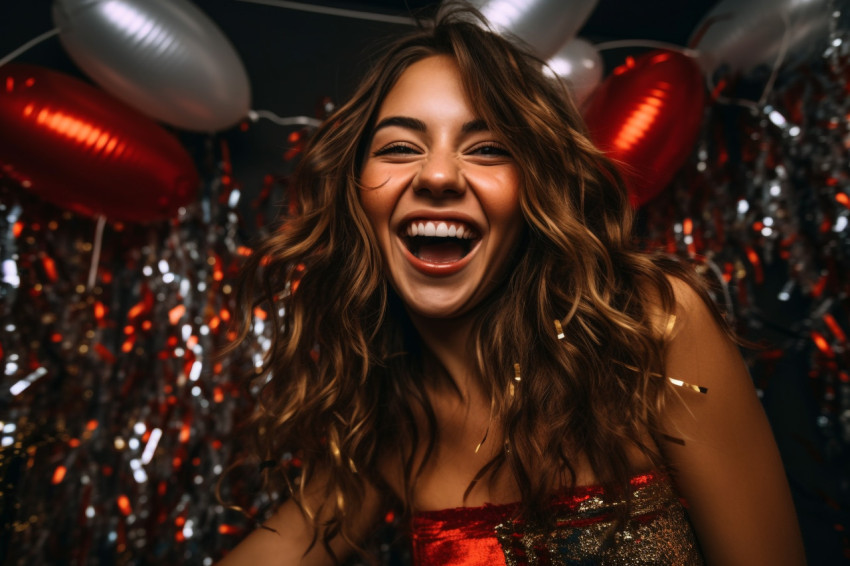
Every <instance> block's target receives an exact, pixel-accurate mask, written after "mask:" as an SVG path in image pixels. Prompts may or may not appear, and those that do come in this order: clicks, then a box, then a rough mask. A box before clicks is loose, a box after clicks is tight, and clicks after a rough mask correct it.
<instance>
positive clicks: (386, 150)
mask: <svg viewBox="0 0 850 566" xmlns="http://www.w3.org/2000/svg"><path fill="white" fill-rule="evenodd" d="M418 153H419V150H418V149H416V148H415V147H413V146H411V145H408V144H406V143H401V142H396V143H391V144H389V145H385V146H384V147H382V148H380V149H378V150H375V151H374V152H373V153H372V156H373V157H380V156H382V155H416V154H418Z"/></svg>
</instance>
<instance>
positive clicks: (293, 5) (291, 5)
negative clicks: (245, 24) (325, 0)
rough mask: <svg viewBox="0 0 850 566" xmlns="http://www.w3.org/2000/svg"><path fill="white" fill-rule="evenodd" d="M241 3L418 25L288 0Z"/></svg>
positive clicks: (412, 21)
mask: <svg viewBox="0 0 850 566" xmlns="http://www.w3.org/2000/svg"><path fill="white" fill-rule="evenodd" d="M239 2H250V3H252V4H264V5H266V6H275V7H277V8H286V9H289V10H300V11H302V12H313V13H316V14H326V15H329V16H341V17H343V18H355V19H359V20H371V21H373V22H387V23H391V24H404V25H409V26H412V25H416V20H415V19H414V18H408V17H405V16H391V15H389V14H376V13H374V12H361V11H359V10H346V9H344V8H331V7H330V6H314V5H312V4H304V3H302V2H287V1H286V0H239Z"/></svg>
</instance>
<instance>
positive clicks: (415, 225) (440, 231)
mask: <svg viewBox="0 0 850 566" xmlns="http://www.w3.org/2000/svg"><path fill="white" fill-rule="evenodd" d="M407 235H408V236H430V237H434V238H461V239H463V240H471V239H473V238H475V232H474V231H473V230H472V228H470V227H469V226H465V225H464V224H461V223H459V222H458V223H455V222H432V221H427V222H426V221H424V220H420V221H417V222H411V223H410V224H408V226H407Z"/></svg>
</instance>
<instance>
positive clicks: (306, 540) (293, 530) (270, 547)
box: [217, 482, 380, 566]
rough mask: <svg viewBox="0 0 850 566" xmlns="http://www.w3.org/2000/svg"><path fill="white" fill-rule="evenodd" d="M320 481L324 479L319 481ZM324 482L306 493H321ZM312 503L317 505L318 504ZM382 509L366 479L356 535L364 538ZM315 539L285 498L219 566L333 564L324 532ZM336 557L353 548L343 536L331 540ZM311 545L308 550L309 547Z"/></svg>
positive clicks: (294, 507)
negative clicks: (324, 539) (325, 542)
mask: <svg viewBox="0 0 850 566" xmlns="http://www.w3.org/2000/svg"><path fill="white" fill-rule="evenodd" d="M317 483H319V484H320V483H321V482H317ZM321 487H322V486H321V485H318V486H317V489H314V490H311V492H308V493H307V494H306V496H307V497H308V498H309V497H313V498H315V497H318V496H319V494H320V493H321V492H322V490H321V489H320V488H321ZM311 507H313V508H316V507H317V505H312V506H311ZM379 510H380V495H379V494H378V491H377V490H376V489H375V488H374V487H372V486H371V485H369V484H368V483H367V488H366V493H365V494H364V501H363V505H362V507H360V508H359V509H358V510H357V512H358V515H357V517H356V518H355V523H354V535H355V537H356V538H357V539H358V542H359V541H362V540H363V539H365V538H366V536H367V535H368V531H369V529H370V528H371V527H372V525H373V524H374V523H375V521H376V518H377V516H378V512H379ZM312 541H313V526H312V524H311V522H310V521H309V520H308V519H307V518H306V517H305V516H304V513H303V512H302V511H301V509H300V508H299V507H298V505H297V504H296V503H295V501H293V500H291V499H290V500H288V501H286V502H284V503H283V504H282V505H280V507H278V509H277V510H276V511H275V513H274V515H272V516H271V517H270V518H269V519H268V520H267V521H266V522H265V523H264V524H263V528H259V529H256V530H254V531H253V532H252V533H251V534H249V535H248V536H247V537H246V538H245V539H244V540H243V541H242V542H240V543H239V544H238V545H237V546H236V548H234V549H233V550H232V551H230V552H229V553H228V554H227V555H226V556H225V557H224V558H223V559H222V560H221V561H220V562H218V563H217V566H242V565H245V564H249V565H251V566H265V565H280V566H289V565H296V564H299V565H308V566H331V565H333V564H334V561H333V559H332V558H331V556H330V554H328V552H327V550H325V547H324V545H323V544H322V534H321V532H319V536H318V539H317V540H316V543H315V544H314V545H312V548H310V545H311V543H312ZM330 546H331V548H332V549H333V552H334V554H336V556H337V558H339V559H343V558H345V557H346V556H347V555H348V554H350V553H351V552H352V550H353V548H352V546H351V545H350V544H348V543H347V542H346V541H345V540H344V539H343V538H342V537H341V536H337V537H335V538H333V539H332V540H331V541H330ZM308 548H309V549H310V550H309V552H307V549H308Z"/></svg>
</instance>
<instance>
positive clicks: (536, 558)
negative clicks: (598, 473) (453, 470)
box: [411, 472, 704, 566]
mask: <svg viewBox="0 0 850 566" xmlns="http://www.w3.org/2000/svg"><path fill="white" fill-rule="evenodd" d="M631 486H632V495H633V499H632V510H631V513H630V517H629V520H628V522H627V524H626V525H625V528H623V529H621V530H619V531H618V532H617V533H616V534H615V535H614V539H613V541H609V544H604V543H605V541H606V536H607V534H608V532H609V530H610V528H611V527H612V525H613V523H614V519H613V512H612V511H613V509H614V508H615V506H617V505H621V504H622V503H621V502H620V503H618V502H611V501H605V500H604V499H603V498H602V494H603V490H602V488H601V487H597V486H589V487H579V488H577V489H576V490H575V493H574V494H573V495H572V496H570V497H561V498H556V499H554V500H553V505H554V506H555V518H556V519H555V525H556V527H555V529H554V531H552V532H550V533H544V532H535V530H534V529H533V528H530V527H528V526H527V525H525V524H524V523H522V522H521V521H518V520H513V519H512V518H513V517H514V516H515V514H516V511H517V509H518V506H517V504H508V505H485V506H483V507H460V508H457V509H444V510H440V511H424V512H419V513H416V514H415V515H414V517H413V529H412V537H411V538H412V542H413V563H414V564H416V565H417V566H478V565H480V566H502V565H505V566H520V565H526V564H528V565H531V564H537V565H541V566H542V565H559V566H562V565H563V566H590V565H594V566H596V565H599V566H620V565H622V566H626V565H653V566H674V565H675V566H692V565H694V566H696V565H703V564H704V561H703V558H702V555H701V553H700V550H699V546H698V544H697V541H696V537H695V536H694V532H693V528H692V527H691V524H690V521H689V520H688V516H687V513H686V511H685V509H684V507H683V505H682V503H681V501H680V500H679V498H678V496H677V495H676V493H675V491H674V489H673V485H672V483H671V481H670V478H669V476H667V475H666V474H663V473H660V472H651V473H648V474H643V475H640V476H636V477H634V478H632V480H631Z"/></svg>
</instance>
